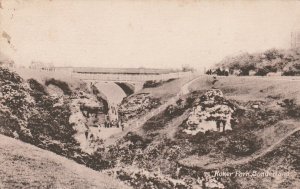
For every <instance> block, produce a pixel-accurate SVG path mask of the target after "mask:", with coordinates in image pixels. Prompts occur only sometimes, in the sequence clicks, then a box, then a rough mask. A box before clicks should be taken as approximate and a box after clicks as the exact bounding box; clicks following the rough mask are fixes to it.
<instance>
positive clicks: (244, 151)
mask: <svg viewBox="0 0 300 189" xmlns="http://www.w3.org/2000/svg"><path fill="white" fill-rule="evenodd" d="M229 141H230V142H229V145H228V148H227V151H228V152H229V153H231V154H233V155H236V156H248V155H251V154H253V153H254V152H255V151H257V150H258V149H259V148H260V146H261V141H259V140H258V139H257V138H256V136H255V135H254V134H252V133H242V132H241V133H236V134H235V135H233V136H231V137H230V138H229Z"/></svg>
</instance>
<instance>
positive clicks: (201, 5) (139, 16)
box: [0, 0, 300, 68]
mask: <svg viewBox="0 0 300 189" xmlns="http://www.w3.org/2000/svg"><path fill="white" fill-rule="evenodd" d="M0 1H1V0H0ZM1 7H2V8H0V14H1V15H0V21H1V22H0V24H1V25H0V32H1V33H2V32H3V31H5V32H6V33H7V34H9V36H10V37H11V41H10V42H11V44H8V43H7V39H6V38H4V37H3V36H2V35H1V37H0V38H1V40H0V50H1V51H2V52H4V53H5V54H7V55H8V56H10V57H11V58H12V59H13V60H14V61H15V62H16V63H18V64H23V65H29V64H30V62H31V61H44V62H53V63H54V64H55V65H56V66H99V67H152V68H177V67H178V68H180V67H181V65H185V64H189V65H191V66H193V67H196V68H202V67H204V66H206V67H209V66H210V65H212V64H213V63H216V62H218V61H219V60H221V59H222V58H223V57H225V56H227V55H230V54H236V53H238V52H245V51H248V52H258V51H262V50H265V49H269V48H289V47H290V36H291V31H293V30H295V29H298V28H299V27H300V1H296V0H295V1H292V0H290V1H250V0H249V1H247V0H246V1H230V0H227V1H221V0H220V1H188V0H187V1H180V0H178V1H176V0H175V1H167V0H156V1H153V0H150V1H146V0H145V1H133V0H132V1H129V0H114V1H97V0H2V1H1Z"/></svg>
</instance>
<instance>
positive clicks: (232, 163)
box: [181, 126, 300, 169]
mask: <svg viewBox="0 0 300 189" xmlns="http://www.w3.org/2000/svg"><path fill="white" fill-rule="evenodd" d="M297 131H300V126H299V127H297V128H295V129H293V130H292V131H290V132H288V133H287V134H286V135H284V136H283V137H282V138H281V139H279V140H278V141H276V142H275V143H273V144H272V145H271V146H269V147H268V148H266V149H264V150H263V151H261V152H259V153H257V154H254V155H251V156H249V157H246V158H243V159H240V160H230V161H226V160H225V161H224V162H223V163H218V162H210V163H206V164H205V163H203V161H201V162H200V161H199V160H198V162H195V163H191V161H190V162H189V159H185V160H183V161H181V163H182V164H184V165H186V166H196V167H201V168H203V169H221V168H223V167H228V166H230V167H232V166H237V165H242V164H247V163H249V162H251V161H255V160H257V159H258V158H260V157H263V156H264V155H266V154H267V153H269V152H271V151H272V150H274V149H275V148H276V147H277V146H278V145H280V144H281V143H282V142H283V141H284V140H286V139H287V138H288V137H289V136H291V135H292V134H294V133H296V132H297ZM193 161H195V160H193ZM185 162H189V164H187V163H185Z"/></svg>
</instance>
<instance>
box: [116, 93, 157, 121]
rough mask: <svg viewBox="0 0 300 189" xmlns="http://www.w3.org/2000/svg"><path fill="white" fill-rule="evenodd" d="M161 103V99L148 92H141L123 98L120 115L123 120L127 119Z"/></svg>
mask: <svg viewBox="0 0 300 189" xmlns="http://www.w3.org/2000/svg"><path fill="white" fill-rule="evenodd" d="M159 105H160V101H159V99H157V98H153V97H151V96H150V95H149V94H148V93H140V94H136V95H132V96H129V97H128V98H126V99H124V100H123V102H122V104H121V105H120V107H119V115H121V117H122V120H125V121H127V120H128V119H130V118H134V117H137V116H141V115H143V114H145V113H146V112H147V111H149V110H151V109H153V108H156V107H158V106H159Z"/></svg>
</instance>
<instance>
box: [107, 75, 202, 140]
mask: <svg viewBox="0 0 300 189" xmlns="http://www.w3.org/2000/svg"><path fill="white" fill-rule="evenodd" d="M202 77H203V76H198V77H196V78H194V79H192V80H190V81H188V82H187V83H186V84H184V85H183V86H182V87H181V89H180V91H179V92H178V93H177V94H176V96H175V97H173V98H171V99H169V100H168V101H167V102H166V103H164V104H163V105H161V106H159V107H158V108H156V109H153V110H151V111H150V112H149V113H147V114H146V115H144V116H142V117H141V118H139V119H134V120H131V121H130V122H129V123H128V126H127V127H126V128H125V129H124V131H121V130H120V132H118V133H115V134H114V135H112V136H110V137H109V138H108V139H106V141H105V144H106V145H107V146H109V145H112V144H115V142H116V140H118V139H120V138H122V137H123V136H125V135H126V133H127V132H128V131H137V130H138V129H139V128H140V126H142V125H143V124H145V123H146V121H147V120H149V119H150V118H151V117H153V116H156V115H158V114H159V113H161V112H162V111H164V110H165V109H166V108H167V107H168V106H169V105H171V104H174V103H176V101H177V100H178V99H179V98H180V97H181V96H183V95H186V94H188V93H189V92H190V91H189V86H190V85H191V84H192V83H193V82H195V81H196V80H198V79H200V78H202Z"/></svg>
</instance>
